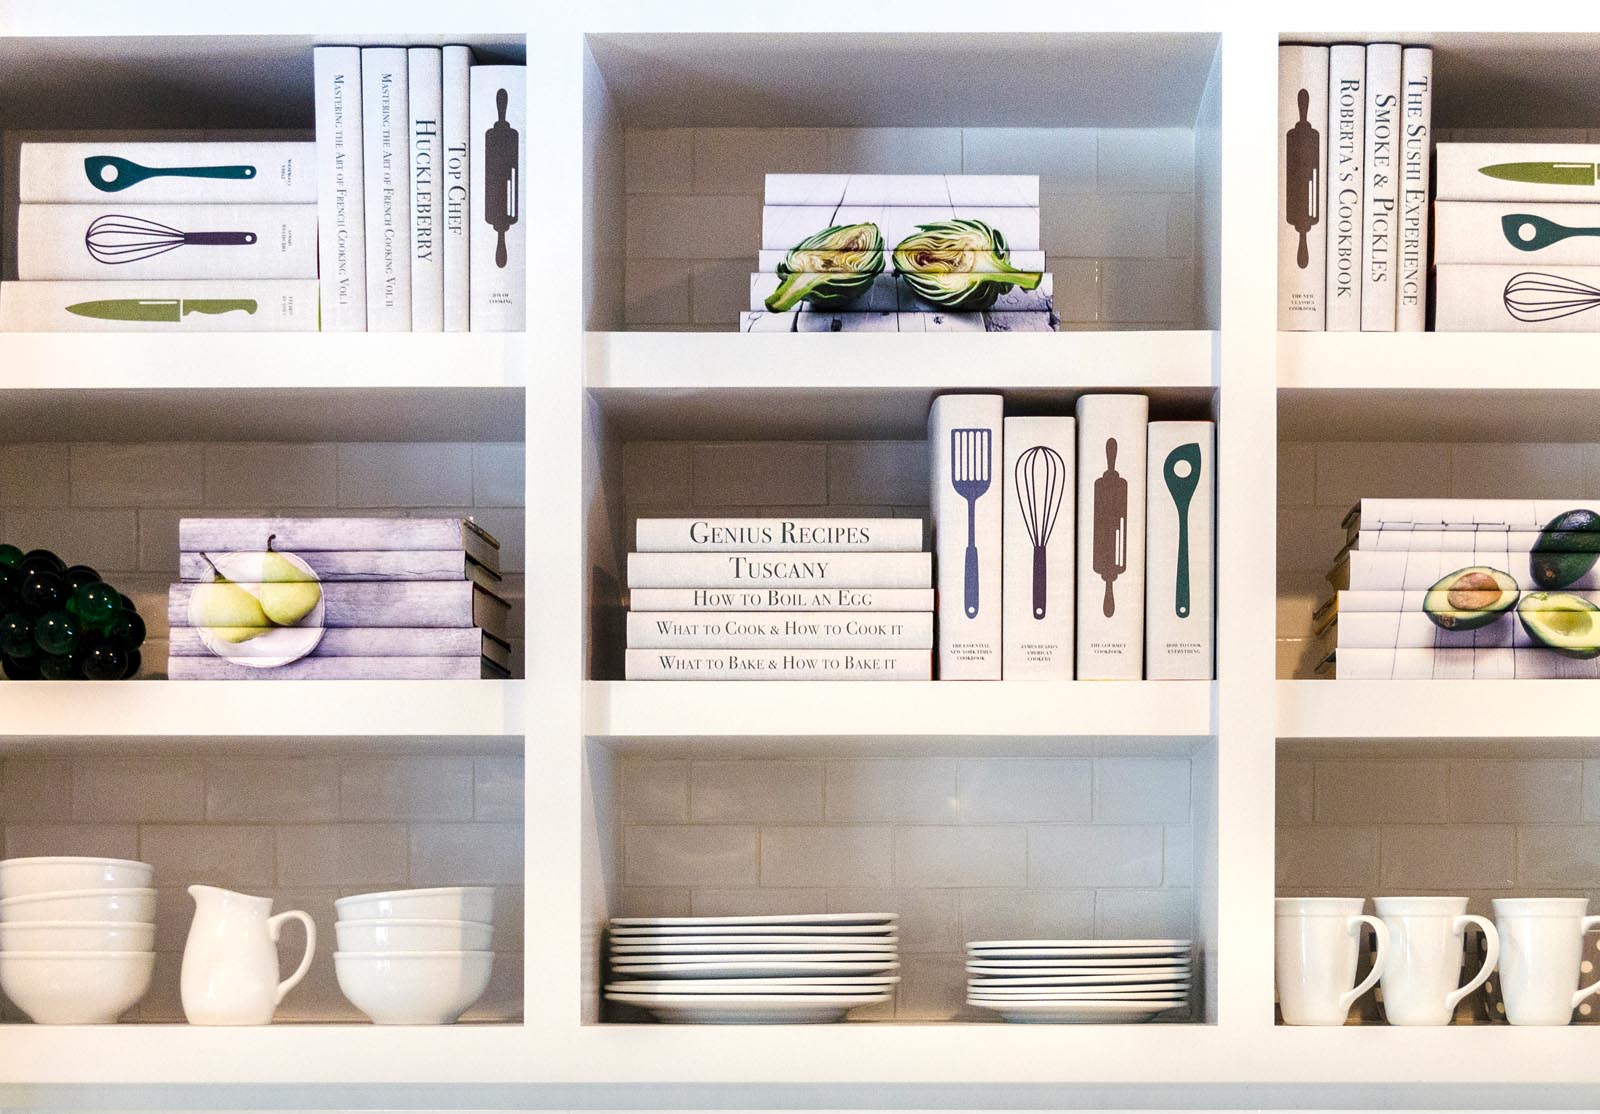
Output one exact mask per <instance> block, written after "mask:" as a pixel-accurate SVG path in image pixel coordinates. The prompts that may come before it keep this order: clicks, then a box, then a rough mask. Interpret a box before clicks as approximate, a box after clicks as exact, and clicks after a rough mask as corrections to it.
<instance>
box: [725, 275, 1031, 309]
mask: <svg viewBox="0 0 1600 1114" xmlns="http://www.w3.org/2000/svg"><path fill="white" fill-rule="evenodd" d="M781 282H782V280H781V279H780V278H779V277H778V276H777V275H775V274H766V273H762V272H760V271H755V272H752V273H751V275H750V310H749V312H751V313H765V312H767V308H766V306H767V299H768V298H769V297H771V296H772V295H773V294H774V293H776V292H777V289H778V286H779V284H780V283H781ZM800 304H801V305H802V306H805V307H807V309H808V310H809V311H810V312H813V313H815V312H819V311H818V310H816V309H812V308H811V303H809V302H801V303H800ZM850 304H851V306H852V307H854V309H855V311H858V312H859V311H866V312H872V313H884V312H887V311H889V310H895V311H899V312H903V313H944V312H946V311H945V309H944V308H943V307H942V306H937V305H935V304H934V303H932V302H930V301H928V300H927V299H925V298H923V297H922V296H921V295H919V294H918V293H917V292H916V291H915V290H914V289H913V288H912V287H911V285H910V284H909V283H907V282H906V279H905V276H904V275H893V274H883V275H878V276H877V277H876V278H875V279H873V280H872V285H871V286H869V287H868V288H867V289H866V290H865V291H863V292H862V294H861V296H860V297H859V298H857V299H855V300H854V301H852V302H851V303H850ZM991 308H992V309H993V310H994V311H995V312H999V313H1047V312H1049V311H1051V310H1053V309H1054V308H1055V277H1054V276H1053V275H1051V274H1050V273H1049V272H1045V273H1043V274H1041V275H1040V276H1039V282H1038V285H1037V286H1035V287H1034V288H1033V289H1032V290H1024V289H1022V288H1021V287H1020V286H1011V287H1007V288H1006V292H1005V293H1003V294H1001V295H1000V297H999V298H998V299H996V301H995V304H994V306H993V307H991ZM820 312H827V311H826V310H825V309H824V310H822V311H820Z"/></svg>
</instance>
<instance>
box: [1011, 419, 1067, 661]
mask: <svg viewBox="0 0 1600 1114" xmlns="http://www.w3.org/2000/svg"><path fill="white" fill-rule="evenodd" d="M1076 428H1077V421H1076V420H1075V419H1073V418H1070V417H1012V418H1007V419H1006V420H1005V445H1006V463H1005V468H1004V470H1003V471H1004V475H1005V477H1006V483H1007V488H1006V509H1005V576H1004V582H1005V583H1004V586H1003V588H1002V593H1003V595H1004V597H1005V620H1004V653H1003V663H1002V666H1003V667H1002V674H1003V675H1004V677H1005V679H1006V680H1056V681H1067V680H1071V679H1072V671H1073V644H1072V623H1073V600H1074V598H1075V596H1076V592H1077V586H1076V583H1075V576H1076V554H1075V552H1074V545H1073V523H1074V518H1075V513H1076V507H1077V448H1076Z"/></svg>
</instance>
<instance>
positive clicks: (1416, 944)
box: [1373, 897, 1500, 1025]
mask: <svg viewBox="0 0 1600 1114" xmlns="http://www.w3.org/2000/svg"><path fill="white" fill-rule="evenodd" d="M1373 905H1374V906H1375V907H1376V908H1377V910H1378V916H1379V917H1380V918H1382V920H1383V923H1384V925H1385V927H1387V928H1388V929H1389V962H1388V963H1387V964H1386V965H1385V966H1384V970H1383V1012H1384V1015H1385V1016H1386V1017H1388V1019H1389V1024H1390V1025H1448V1024H1450V1019H1451V1018H1452V1017H1454V1016H1455V1012H1456V1003H1458V1002H1460V1001H1461V999H1463V998H1465V997H1466V996H1467V995H1468V994H1471V993H1472V992H1473V991H1474V990H1477V989H1478V987H1480V986H1482V985H1483V984H1484V983H1485V982H1486V981H1487V980H1488V978H1489V975H1490V974H1491V973H1492V972H1493V971H1494V965H1495V962H1496V961H1497V960H1498V959H1499V957H1500V934H1499V933H1498V932H1496V931H1495V927H1494V925H1493V924H1491V923H1489V921H1488V920H1486V919H1484V918H1483V917H1479V916H1473V915H1469V914H1468V913H1467V899H1466V898H1464V897H1380V898H1377V899H1376V900H1374V901H1373ZM1469 924H1475V925H1477V926H1478V927H1479V928H1481V929H1483V935H1484V937H1485V939H1486V940H1487V942H1488V954H1487V955H1486V956H1485V957H1484V960H1483V967H1482V969H1480V970H1479V971H1478V973H1477V975H1475V976H1474V977H1473V979H1472V981H1471V982H1469V983H1467V985H1466V986H1458V985H1457V984H1458V983H1459V982H1460V981H1461V956H1462V950H1463V948H1464V946H1465V932H1464V930H1465V929H1466V927H1467V925H1469Z"/></svg>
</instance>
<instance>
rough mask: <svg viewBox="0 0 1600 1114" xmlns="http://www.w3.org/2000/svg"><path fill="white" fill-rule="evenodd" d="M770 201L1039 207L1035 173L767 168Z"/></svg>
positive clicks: (788, 203) (785, 203)
mask: <svg viewBox="0 0 1600 1114" xmlns="http://www.w3.org/2000/svg"><path fill="white" fill-rule="evenodd" d="M763 196H764V198H765V200H766V203H767V204H768V205H825V206H835V205H978V206H984V207H992V208H1032V209H1037V208H1038V207H1039V176H1038V175H1037V174H768V175H767V178H766V188H765V190H764V193H763Z"/></svg>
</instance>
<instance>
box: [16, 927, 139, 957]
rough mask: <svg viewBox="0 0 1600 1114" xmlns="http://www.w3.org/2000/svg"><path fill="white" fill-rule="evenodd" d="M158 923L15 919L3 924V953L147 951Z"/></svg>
mask: <svg viewBox="0 0 1600 1114" xmlns="http://www.w3.org/2000/svg"><path fill="white" fill-rule="evenodd" d="M155 940H156V926H155V925H153V924H144V923H141V922H139V921H13V922H11V923H10V924H0V952H147V951H150V950H151V949H152V948H153V947H155Z"/></svg>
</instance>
